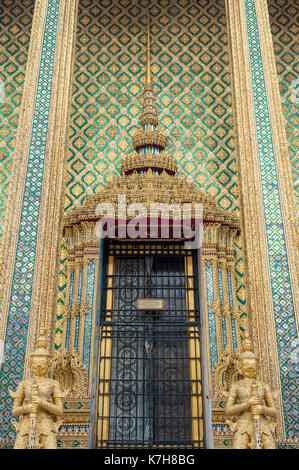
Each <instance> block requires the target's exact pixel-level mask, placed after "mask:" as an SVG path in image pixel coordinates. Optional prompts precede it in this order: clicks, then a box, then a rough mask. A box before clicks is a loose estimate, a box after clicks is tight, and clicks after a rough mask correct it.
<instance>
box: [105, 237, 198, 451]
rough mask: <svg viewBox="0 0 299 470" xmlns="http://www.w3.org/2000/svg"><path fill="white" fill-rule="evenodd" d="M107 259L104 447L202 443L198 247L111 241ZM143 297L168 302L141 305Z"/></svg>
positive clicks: (178, 445)
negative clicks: (186, 247)
mask: <svg viewBox="0 0 299 470" xmlns="http://www.w3.org/2000/svg"><path fill="white" fill-rule="evenodd" d="M105 257H106V261H107V262H106V265H107V268H106V272H105V275H104V290H105V295H104V296H103V304H102V314H101V325H100V328H101V331H100V359H99V360H100V367H99V369H100V376H99V400H98V429H97V442H98V446H99V447H113V448H117V447H121V448H122V447H123V448H128V447H134V448H138V447H144V448H152V447H172V448H186V447H203V416H202V415H203V411H202V396H201V375H200V344H199V311H198V309H197V302H196V299H197V297H198V295H197V294H198V293H197V284H198V283H197V279H196V270H195V266H196V260H195V257H194V253H193V251H192V250H190V251H188V250H185V249H184V246H183V245H179V244H176V245H172V244H163V245H162V244H158V243H151V244H149V243H148V244H143V243H138V244H137V243H135V244H131V243H110V244H109V246H108V247H107V249H106V253H105ZM138 299H160V303H161V305H162V308H159V309H156V310H151V309H148V308H146V309H144V310H141V309H139V308H138ZM148 305H149V308H150V303H149V304H148Z"/></svg>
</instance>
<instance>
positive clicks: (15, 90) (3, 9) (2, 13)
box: [0, 0, 34, 242]
mask: <svg viewBox="0 0 299 470" xmlns="http://www.w3.org/2000/svg"><path fill="white" fill-rule="evenodd" d="M33 9H34V0H2V1H1V2H0V123H1V127H0V140H1V146H0V242H1V238H2V226H3V222H4V216H5V204H6V200H7V192H8V186H9V177H10V172H11V166H12V160H13V156H12V154H13V150H14V148H15V140H16V133H17V127H18V118H19V114H18V112H19V106H20V104H21V99H22V90H23V83H24V80H25V71H26V62H27V55H28V47H29V42H30V30H31V24H32V16H33Z"/></svg>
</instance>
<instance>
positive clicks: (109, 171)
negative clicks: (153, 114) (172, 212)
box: [66, 0, 238, 210]
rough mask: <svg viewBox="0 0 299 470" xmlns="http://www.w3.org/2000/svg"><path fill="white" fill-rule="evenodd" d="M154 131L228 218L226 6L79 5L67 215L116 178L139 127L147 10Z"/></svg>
mask: <svg viewBox="0 0 299 470" xmlns="http://www.w3.org/2000/svg"><path fill="white" fill-rule="evenodd" d="M149 5H152V6H151V8H150V12H151V18H152V19H151V23H152V27H151V31H152V43H153V44H152V62H153V65H152V68H153V81H154V83H155V91H156V97H157V105H158V108H159V111H160V116H159V117H160V123H161V126H162V127H163V128H164V129H165V131H166V134H167V135H168V136H169V139H170V141H171V144H172V145H171V147H170V149H169V150H170V152H171V154H172V156H173V157H174V158H175V159H176V161H177V162H178V163H179V165H180V166H181V172H182V173H184V174H185V175H187V176H188V177H189V178H190V179H191V180H192V181H196V183H198V184H199V185H200V186H201V187H202V188H204V189H205V190H206V192H207V193H209V194H210V195H211V196H213V197H214V198H215V199H216V201H217V202H218V204H219V205H220V206H221V207H223V208H225V209H232V210H234V209H236V208H237V206H238V191H237V178H236V168H235V167H236V165H235V158H234V137H233V129H232V126H233V123H232V108H231V94H230V69H229V55H228V46H227V34H226V18H225V9H224V1H223V0H214V1H208V0H197V1H191V2H190V1H187V0H178V1H173V0H158V1H155V2H152V3H151V2H149V1H148V0H144V1H140V2H132V1H129V0H122V1H120V2H119V1H113V0H104V1H94V0H80V2H79V15H78V29H77V45H76V47H77V51H76V59H75V72H74V83H73V103H72V110H71V112H72V116H71V117H72V124H71V133H70V148H69V154H68V169H67V182H66V184H67V192H66V209H69V208H70V207H72V206H73V205H74V203H75V201H76V200H79V201H80V202H81V201H82V200H83V199H84V197H85V195H86V189H87V188H90V190H92V191H95V189H96V188H97V187H99V186H100V185H103V184H105V183H107V182H109V180H110V179H111V178H112V177H113V175H117V174H118V173H119V166H120V164H121V159H122V157H123V156H124V152H128V151H130V150H131V149H132V147H131V139H132V137H133V135H134V132H135V130H136V128H137V125H138V119H139V116H140V111H141V105H142V103H141V99H142V90H143V86H144V74H145V69H144V61H145V52H144V51H145V42H146V34H145V32H146V10H147V7H148V6H149Z"/></svg>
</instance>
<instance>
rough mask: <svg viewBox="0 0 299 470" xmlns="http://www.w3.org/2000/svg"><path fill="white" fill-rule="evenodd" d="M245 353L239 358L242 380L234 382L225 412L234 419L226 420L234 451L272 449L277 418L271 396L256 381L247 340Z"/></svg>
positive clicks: (253, 359)
mask: <svg viewBox="0 0 299 470" xmlns="http://www.w3.org/2000/svg"><path fill="white" fill-rule="evenodd" d="M243 347H244V352H242V353H241V354H240V356H239V364H240V373H241V375H242V376H243V378H242V379H241V380H239V381H237V382H236V383H234V384H233V385H232V386H231V388H230V390H229V393H228V399H227V403H226V409H225V413H226V414H227V415H229V416H235V417H236V418H237V421H236V422H231V421H227V422H228V423H229V424H230V426H231V429H232V431H233V432H234V443H233V448H234V449H275V442H274V431H275V427H276V424H275V423H274V422H273V421H272V419H271V418H274V417H275V416H276V410H275V405H274V400H273V396H272V394H271V392H270V388H269V386H268V385H267V384H264V383H262V382H260V381H258V380H256V377H257V372H258V359H257V357H256V355H255V354H254V353H253V349H252V344H251V342H250V341H249V339H248V337H247V338H246V339H245V341H244V342H243Z"/></svg>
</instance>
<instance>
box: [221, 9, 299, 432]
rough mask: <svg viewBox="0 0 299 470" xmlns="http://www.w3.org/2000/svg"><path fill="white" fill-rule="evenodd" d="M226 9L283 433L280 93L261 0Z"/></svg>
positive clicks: (285, 221)
mask: <svg viewBox="0 0 299 470" xmlns="http://www.w3.org/2000/svg"><path fill="white" fill-rule="evenodd" d="M226 9H227V17H228V25H229V40H230V48H231V65H232V75H233V99H234V120H235V129H236V138H237V154H238V162H239V177H240V193H241V203H242V229H243V230H242V233H243V238H244V242H245V247H246V258H247V281H248V282H247V285H248V302H249V305H250V317H249V322H250V324H251V328H252V332H253V338H254V343H255V349H256V351H257V352H258V355H259V357H260V359H261V376H262V377H261V379H262V380H264V381H266V382H267V383H268V384H269V385H270V387H271V388H272V389H274V390H281V395H280V397H279V401H280V402H279V410H280V411H279V417H278V423H279V424H278V439H279V440H284V439H285V438H286V437H288V436H291V435H292V430H291V428H292V425H290V424H288V423H290V422H291V420H292V419H293V417H292V416H293V411H292V410H293V408H292V406H291V409H290V408H289V405H288V403H289V404H291V398H290V397H289V396H290V395H292V393H293V392H292V391H290V389H289V388H288V387H289V385H290V384H291V376H290V375H288V374H289V371H290V370H291V368H292V365H291V364H290V362H287V355H288V353H287V342H288V341H290V339H292V337H294V338H295V334H296V331H295V330H296V320H297V317H296V304H297V302H298V297H297V296H298V292H299V290H298V285H297V280H296V272H297V271H296V269H297V267H296V248H295V247H296V228H295V222H296V215H295V206H294V199H293V188H292V184H291V173H290V164H289V157H288V153H287V141H286V136H285V127H284V121H283V116H282V109H281V104H280V103H281V96H280V93H279V88H278V77H277V73H276V67H275V57H274V51H273V45H272V36H271V30H270V24H269V15H268V9H267V2H266V0H258V1H257V0H242V1H239V0H226ZM280 323H282V324H283V325H285V326H284V327H283V328H281V327H280ZM284 328H285V330H286V331H283V329H284ZM292 335H293V336H292ZM288 397H289V398H288ZM288 408H289V411H288Z"/></svg>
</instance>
